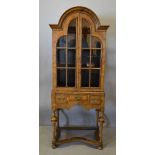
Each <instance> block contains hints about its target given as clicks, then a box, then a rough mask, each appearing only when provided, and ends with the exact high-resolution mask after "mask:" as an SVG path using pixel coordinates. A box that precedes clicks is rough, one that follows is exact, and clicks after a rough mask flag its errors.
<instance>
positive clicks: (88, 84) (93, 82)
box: [79, 17, 102, 88]
mask: <svg viewBox="0 0 155 155" xmlns="http://www.w3.org/2000/svg"><path fill="white" fill-rule="evenodd" d="M80 23H81V31H80V33H81V35H80V36H81V39H80V41H81V44H80V45H81V47H80V51H79V52H80V56H81V60H80V62H79V63H80V65H79V66H80V72H81V74H80V87H81V88H99V87H100V83H101V80H100V77H101V55H102V54H101V51H102V46H101V42H100V40H99V39H98V38H97V37H94V36H93V33H92V26H91V24H90V23H89V22H88V21H87V19H85V18H82V17H81V18H80Z"/></svg>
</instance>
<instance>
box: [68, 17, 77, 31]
mask: <svg viewBox="0 0 155 155" xmlns="http://www.w3.org/2000/svg"><path fill="white" fill-rule="evenodd" d="M68 34H76V19H73V20H72V21H71V22H70V24H69V26H68Z"/></svg>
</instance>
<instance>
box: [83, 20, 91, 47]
mask: <svg viewBox="0 0 155 155" xmlns="http://www.w3.org/2000/svg"><path fill="white" fill-rule="evenodd" d="M89 47H90V24H89V23H88V22H87V21H86V20H85V19H82V48H89Z"/></svg>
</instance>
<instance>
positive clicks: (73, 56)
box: [67, 49, 76, 67]
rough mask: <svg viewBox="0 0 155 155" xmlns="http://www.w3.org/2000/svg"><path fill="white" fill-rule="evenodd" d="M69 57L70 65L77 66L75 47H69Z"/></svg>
mask: <svg viewBox="0 0 155 155" xmlns="http://www.w3.org/2000/svg"><path fill="white" fill-rule="evenodd" d="M67 59H68V62H67V64H68V67H75V62H76V52H75V50H74V49H69V50H68V53H67Z"/></svg>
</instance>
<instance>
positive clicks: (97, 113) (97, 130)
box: [95, 110, 99, 141]
mask: <svg viewBox="0 0 155 155" xmlns="http://www.w3.org/2000/svg"><path fill="white" fill-rule="evenodd" d="M98 119H99V111H98V110H96V128H97V129H96V131H95V139H96V140H97V141H98V140H99V126H98V122H99V120H98Z"/></svg>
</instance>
